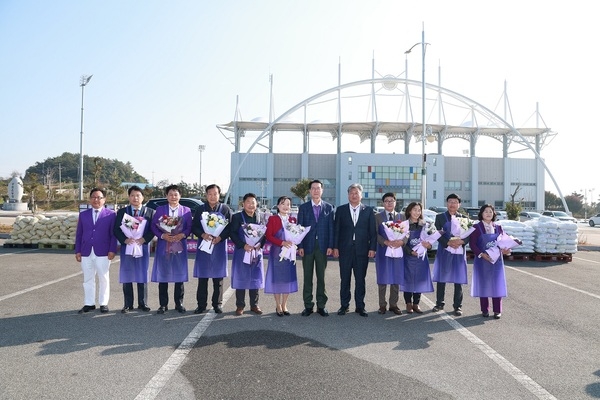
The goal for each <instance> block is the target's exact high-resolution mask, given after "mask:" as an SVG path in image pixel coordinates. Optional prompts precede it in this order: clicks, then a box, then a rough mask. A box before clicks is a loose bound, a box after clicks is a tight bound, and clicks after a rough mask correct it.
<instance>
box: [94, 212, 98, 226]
mask: <svg viewBox="0 0 600 400" xmlns="http://www.w3.org/2000/svg"><path fill="white" fill-rule="evenodd" d="M96 221H98V210H94V225H96Z"/></svg>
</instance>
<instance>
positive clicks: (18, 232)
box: [5, 215, 79, 245]
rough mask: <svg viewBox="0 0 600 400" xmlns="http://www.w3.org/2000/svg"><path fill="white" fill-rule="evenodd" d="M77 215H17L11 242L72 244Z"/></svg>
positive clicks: (9, 240) (7, 241)
mask: <svg viewBox="0 0 600 400" xmlns="http://www.w3.org/2000/svg"><path fill="white" fill-rule="evenodd" d="M78 217H79V216H78V215H61V216H54V217H49V218H47V217H45V216H44V215H35V216H18V217H17V218H16V219H15V223H14V224H13V229H12V231H11V233H10V239H7V240H6V242H5V243H11V244H36V243H41V244H66V245H68V244H74V243H75V233H76V231H77V219H78Z"/></svg>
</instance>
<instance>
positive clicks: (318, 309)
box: [317, 307, 329, 317]
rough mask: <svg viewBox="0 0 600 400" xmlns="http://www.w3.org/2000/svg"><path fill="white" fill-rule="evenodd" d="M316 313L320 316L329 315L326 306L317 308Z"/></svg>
mask: <svg viewBox="0 0 600 400" xmlns="http://www.w3.org/2000/svg"><path fill="white" fill-rule="evenodd" d="M317 313H319V315H320V316H321V317H329V311H327V309H326V308H324V307H323V308H317Z"/></svg>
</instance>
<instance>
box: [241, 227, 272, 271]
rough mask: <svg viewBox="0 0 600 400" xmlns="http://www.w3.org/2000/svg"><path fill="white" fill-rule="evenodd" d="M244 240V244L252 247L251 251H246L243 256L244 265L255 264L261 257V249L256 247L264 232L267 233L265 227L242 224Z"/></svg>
mask: <svg viewBox="0 0 600 400" xmlns="http://www.w3.org/2000/svg"><path fill="white" fill-rule="evenodd" d="M242 228H243V229H244V238H245V240H246V244H249V245H250V246H252V247H253V249H252V251H247V252H246V254H244V264H255V263H257V262H258V261H259V260H260V257H262V249H260V248H258V249H257V248H256V245H257V244H258V243H259V242H260V240H261V239H262V237H263V236H265V232H266V231H267V228H266V226H264V225H261V224H243V225H242Z"/></svg>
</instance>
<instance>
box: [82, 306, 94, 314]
mask: <svg viewBox="0 0 600 400" xmlns="http://www.w3.org/2000/svg"><path fill="white" fill-rule="evenodd" d="M95 309H96V306H83V308H82V309H81V310H79V311H77V313H78V314H83V313H86V312H90V311H92V310H95Z"/></svg>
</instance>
